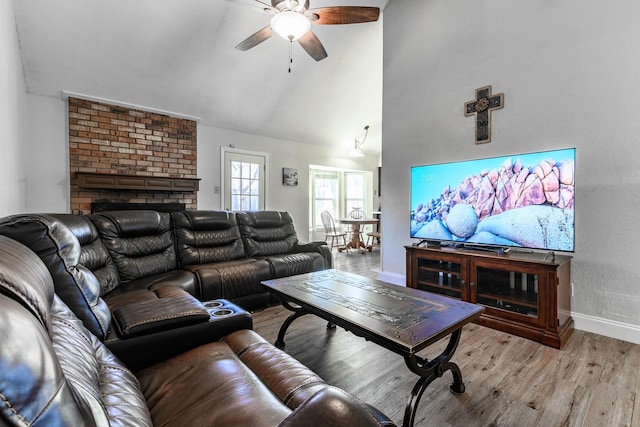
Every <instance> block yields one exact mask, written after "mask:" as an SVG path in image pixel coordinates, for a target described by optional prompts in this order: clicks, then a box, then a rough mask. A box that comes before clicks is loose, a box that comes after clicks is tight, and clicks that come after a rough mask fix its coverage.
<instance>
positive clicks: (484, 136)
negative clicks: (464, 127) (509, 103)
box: [464, 86, 504, 144]
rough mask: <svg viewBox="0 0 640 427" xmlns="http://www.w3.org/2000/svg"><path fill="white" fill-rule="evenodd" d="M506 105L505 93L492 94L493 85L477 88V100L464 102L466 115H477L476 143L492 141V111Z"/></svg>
mask: <svg viewBox="0 0 640 427" xmlns="http://www.w3.org/2000/svg"><path fill="white" fill-rule="evenodd" d="M502 107H504V94H503V93H499V94H497V95H491V86H485V87H481V88H480V89H476V99H475V101H469V102H466V103H465V104H464V115H465V116H472V115H474V114H475V115H476V144H484V143H487V142H491V111H492V110H499V109H500V108H502Z"/></svg>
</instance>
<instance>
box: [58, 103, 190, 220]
mask: <svg viewBox="0 0 640 427" xmlns="http://www.w3.org/2000/svg"><path fill="white" fill-rule="evenodd" d="M69 169H70V172H71V194H70V196H71V212H72V213H75V214H89V213H90V212H91V202H94V201H110V202H117V203H183V204H185V206H186V209H196V208H197V192H167V191H137V190H105V189H87V188H78V186H77V185H76V177H75V175H76V172H96V173H106V174H117V175H141V176H152V177H170V178H197V170H196V169H197V123H196V122H195V121H193V120H189V119H182V118H176V117H171V116H167V115H163V114H158V113H152V112H147V111H142V110H136V109H132V108H129V107H121V106H117V105H110V104H105V103H102V102H96V101H88V100H83V99H77V98H72V97H70V98H69Z"/></svg>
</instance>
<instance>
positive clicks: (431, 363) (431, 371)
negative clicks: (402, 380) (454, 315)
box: [402, 329, 465, 427]
mask: <svg viewBox="0 0 640 427" xmlns="http://www.w3.org/2000/svg"><path fill="white" fill-rule="evenodd" d="M461 333H462V329H458V330H456V331H454V332H453V333H452V334H451V337H450V338H449V343H448V344H447V348H446V349H445V350H444V351H443V352H442V353H441V354H440V355H439V356H437V357H436V358H434V359H432V360H427V359H423V358H421V357H418V356H416V355H415V354H414V355H411V356H406V357H405V358H404V361H405V363H406V364H407V367H408V368H409V369H410V370H411V372H413V373H415V374H416V375H418V376H420V379H419V380H418V381H417V382H416V385H415V386H414V387H413V390H411V396H409V401H408V402H407V406H406V407H405V410H404V421H403V423H402V427H413V423H414V421H415V417H416V411H417V409H418V404H419V403H420V399H421V398H422V394H423V393H424V391H425V390H426V389H427V387H428V386H429V384H431V383H432V382H433V380H435V379H436V378H440V377H441V376H442V375H443V374H444V373H445V372H446V371H451V375H452V376H453V383H452V384H451V386H449V390H451V392H452V393H456V394H459V393H464V390H465V388H464V383H463V382H462V373H461V372H460V368H459V367H458V365H456V364H455V363H453V362H450V361H449V360H450V359H451V357H452V356H453V353H454V352H455V351H456V348H458V343H459V342H460V335H461Z"/></svg>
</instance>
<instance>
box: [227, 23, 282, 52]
mask: <svg viewBox="0 0 640 427" xmlns="http://www.w3.org/2000/svg"><path fill="white" fill-rule="evenodd" d="M274 34H275V33H274V32H273V30H272V29H271V25H267V26H266V27H264V28H263V29H261V30H258V31H256V32H255V33H254V34H252V35H250V36H249V37H247V38H246V39H244V40H243V41H241V42H240V43H239V44H238V46H236V49H238V50H243V51H244V50H249V49H251V48H252V47H254V46H257V45H259V44H260V43H262V42H263V41H265V40H267V39H268V38H269V37H271V36H272V35H274Z"/></svg>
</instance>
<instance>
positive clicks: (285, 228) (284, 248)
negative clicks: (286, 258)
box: [236, 211, 298, 257]
mask: <svg viewBox="0 0 640 427" xmlns="http://www.w3.org/2000/svg"><path fill="white" fill-rule="evenodd" d="M236 215H237V217H238V225H239V226H240V234H241V235H242V240H243V242H244V247H245V251H246V253H247V256H249V257H257V256H269V255H277V254H286V253H289V252H291V250H292V249H293V247H294V246H295V245H296V243H298V236H297V235H296V230H295V228H294V226H293V218H292V217H291V215H290V214H289V213H288V212H276V211H256V212H238V213H237V214H236Z"/></svg>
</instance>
